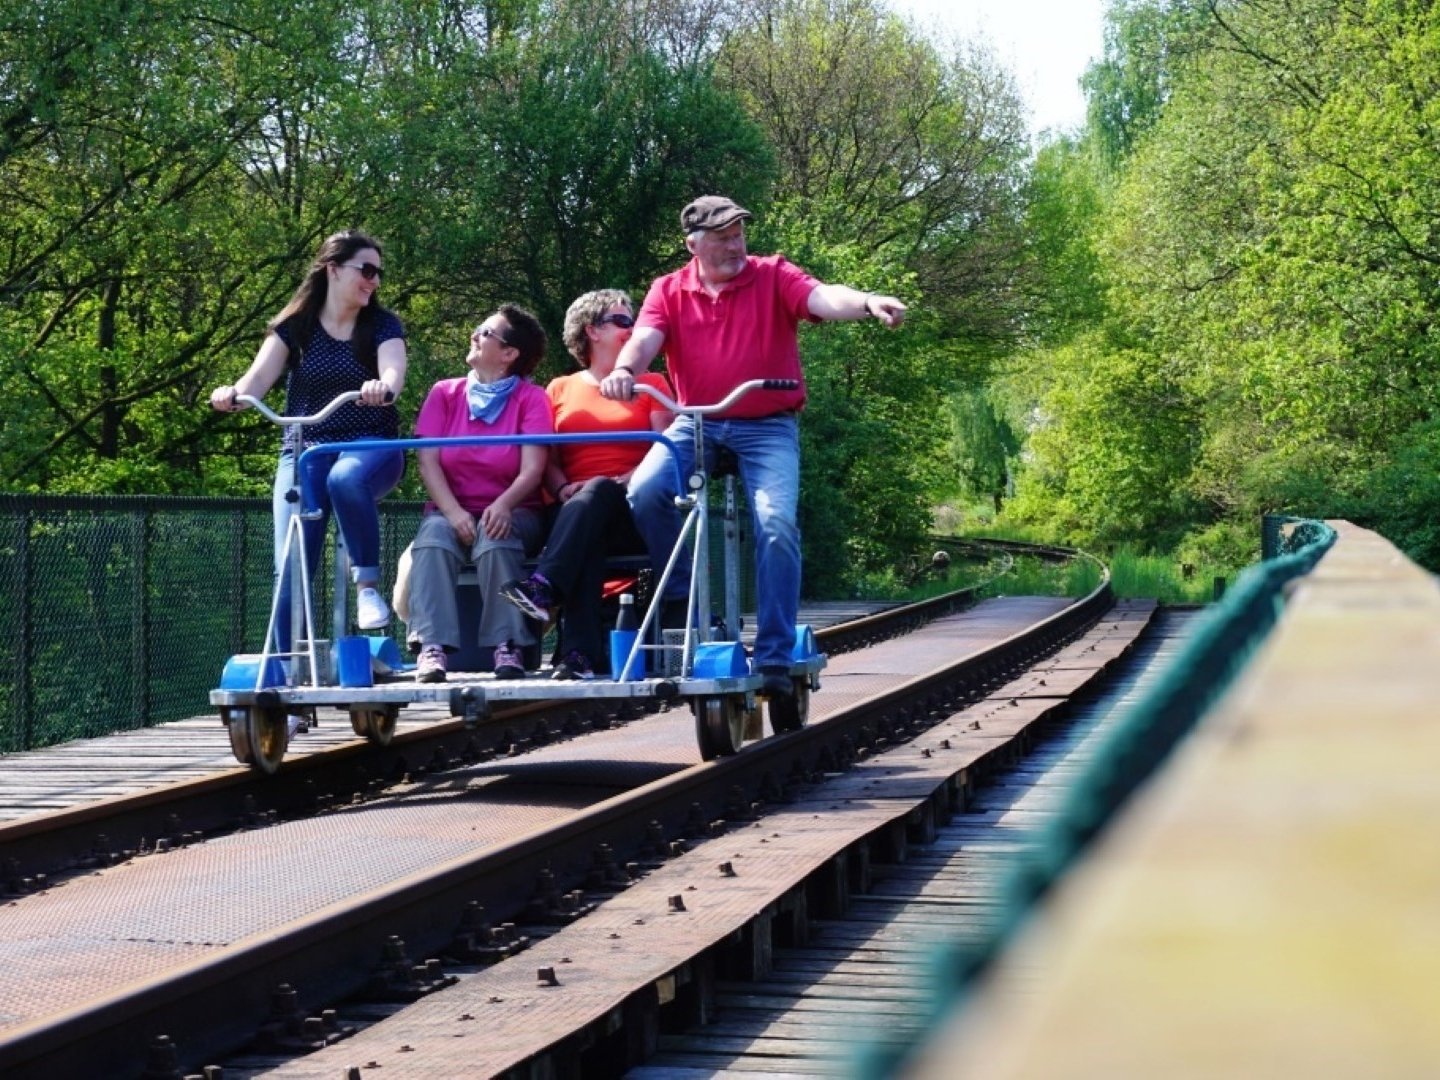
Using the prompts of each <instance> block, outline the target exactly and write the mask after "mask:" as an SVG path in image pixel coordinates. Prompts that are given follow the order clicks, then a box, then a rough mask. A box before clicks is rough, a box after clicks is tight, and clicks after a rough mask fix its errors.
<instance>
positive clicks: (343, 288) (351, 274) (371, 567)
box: [210, 229, 405, 652]
mask: <svg viewBox="0 0 1440 1080" xmlns="http://www.w3.org/2000/svg"><path fill="white" fill-rule="evenodd" d="M380 259H381V255H380V245H379V243H377V242H376V241H375V240H374V239H372V238H371V237H369V236H367V235H366V234H365V233H363V232H360V231H359V230H356V229H351V230H348V231H346V232H340V233H336V234H335V235H334V236H331V237H329V238H328V239H327V240H326V241H325V243H324V244H322V245H321V247H320V251H319V253H318V254H317V255H316V256H315V261H314V262H313V263H311V264H310V270H309V272H308V273H307V274H306V276H305V280H304V281H303V282H301V283H300V287H299V288H298V289H296V290H295V295H294V296H293V297H291V298H290V302H289V303H288V304H286V305H285V307H284V309H283V310H282V311H281V312H280V314H279V315H276V316H275V318H274V319H273V320H271V322H270V325H269V326H268V327H266V333H265V340H264V342H263V343H262V344H261V346H260V351H259V352H258V353H257V354H256V355H255V360H254V362H253V363H251V365H250V368H249V370H248V371H246V372H245V374H244V375H242V376H241V377H240V378H239V379H238V380H237V381H236V382H235V384H234V385H233V386H219V387H216V388H215V390H214V391H213V392H212V393H211V395H210V404H211V405H212V406H214V407H215V408H216V409H220V410H222V411H229V410H232V409H235V408H236V407H237V405H236V402H235V397H236V395H237V394H249V395H251V396H253V397H263V396H264V394H265V392H266V391H267V390H269V389H270V387H272V386H273V385H275V383H276V382H277V381H279V379H280V376H281V375H284V376H285V415H287V416H309V415H311V414H313V413H317V412H319V411H320V410H321V409H323V408H324V407H325V406H326V405H328V404H329V403H330V402H331V400H333V399H334V398H335V396H336V395H337V394H343V393H345V392H346V391H350V390H358V391H360V399H359V400H358V401H355V402H352V403H350V404H348V405H345V406H343V407H342V408H340V409H339V410H337V411H336V412H335V413H334V414H333V415H332V416H330V417H329V418H328V419H326V420H324V421H323V422H321V423H319V424H314V425H310V426H307V427H304V428H300V429H296V428H289V429H286V430H287V431H296V430H299V431H301V432H303V439H304V444H305V446H311V445H314V444H316V443H329V442H346V441H350V440H352V439H393V438H395V437H396V435H397V434H398V431H399V416H398V414H397V413H396V410H395V405H394V401H395V399H396V398H398V397H399V396H400V391H401V390H402V389H404V387H405V330H404V328H403V327H402V326H401V325H400V320H399V319H398V318H396V317H395V315H394V313H393V312H390V311H387V310H386V309H385V308H383V307H381V306H380V302H379V300H378V298H377V297H376V295H375V293H376V290H377V289H379V287H380V277H381V273H382V269H381V262H380ZM301 449H303V447H302V448H301ZM295 453H296V450H295V447H293V446H287V445H282V446H281V448H280V464H279V468H278V469H277V470H276V472H275V494H274V505H275V559H276V567H275V572H276V574H279V575H285V567H283V566H281V565H280V558H281V554H282V552H283V550H284V542H285V531H286V528H287V527H288V524H289V516H290V514H291V513H292V512H293V511H294V508H295V504H294V503H291V502H288V501H287V500H286V499H285V493H286V492H287V491H288V490H289V488H290V484H291V477H292V470H293V467H294V455H295ZM305 466H306V471H307V472H308V473H309V479H310V490H311V491H313V492H317V493H319V494H318V497H319V499H320V502H321V510H322V516H321V517H320V518H319V519H318V520H314V521H306V522H304V523H303V531H304V535H305V557H306V565H307V566H308V567H309V570H310V573H311V576H312V578H313V575H314V572H315V567H316V565H317V564H318V563H319V561H320V553H321V550H322V548H323V546H324V543H325V530H326V527H327V526H328V523H329V518H330V512H331V511H332V510H333V511H334V513H335V518H336V520H337V521H338V522H339V525H340V532H341V533H342V534H343V536H344V537H345V547H346V550H347V551H348V552H349V556H350V563H351V568H352V569H351V572H352V573H353V575H354V577H355V584H356V594H357V595H356V621H357V622H358V624H359V626H360V628H361V629H362V630H375V629H379V628H380V627H382V626H385V625H387V624H388V623H389V622H390V609H389V607H388V606H387V605H386V603H385V600H384V598H383V597H381V595H380V592H379V590H378V589H377V588H376V585H377V584H378V582H379V580H380V565H379V564H380V516H379V513H378V512H377V510H376V508H375V507H376V504H377V503H378V502H379V501H380V500H381V499H382V498H384V497H385V495H386V494H387V493H389V492H390V491H391V490H393V489H394V487H395V485H396V484H398V483H399V482H400V477H401V476H402V475H403V474H404V472H405V454H404V451H402V450H367V451H363V452H358V453H357V452H346V453H342V454H338V455H336V454H316V455H313V456H312V457H310V458H307V459H306V461H305ZM289 593H290V582H289V580H288V575H287V576H286V579H285V580H284V583H283V586H282V589H281V595H280V605H281V606H280V611H281V612H285V611H288V610H289V603H290V596H289ZM278 622H279V624H280V626H279V638H280V640H279V642H278V647H279V650H280V651H282V652H286V651H289V649H290V620H289V619H287V618H283V617H282V618H281V619H279V620H278Z"/></svg>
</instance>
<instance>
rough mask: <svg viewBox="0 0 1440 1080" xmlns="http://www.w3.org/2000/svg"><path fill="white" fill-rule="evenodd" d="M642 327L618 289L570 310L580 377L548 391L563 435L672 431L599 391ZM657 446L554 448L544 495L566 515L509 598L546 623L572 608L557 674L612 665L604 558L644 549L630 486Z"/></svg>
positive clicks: (654, 407) (638, 405) (657, 411)
mask: <svg viewBox="0 0 1440 1080" xmlns="http://www.w3.org/2000/svg"><path fill="white" fill-rule="evenodd" d="M634 325H635V316H634V313H633V310H632V308H631V306H630V298H629V297H628V296H626V295H625V293H623V292H621V291H619V290H617V289H599V290H596V291H595V292H588V293H586V294H585V295H584V296H581V297H580V298H579V299H577V300H576V301H575V302H574V303H573V304H571V305H570V310H569V311H567V312H566V313H565V331H564V337H565V346H566V348H568V349H569V350H570V352H571V354H572V355H573V356H574V357H575V359H576V361H578V362H579V364H580V367H581V370H580V371H577V372H575V373H573V374H571V375H562V376H561V377H560V378H558V379H555V380H553V381H552V382H551V383H550V385H549V386H547V387H546V388H545V393H546V394H547V395H548V396H549V398H550V405H551V407H552V408H553V409H554V411H555V430H556V432H557V433H561V434H585V435H592V434H600V433H603V432H608V431H664V430H665V429H666V428H667V427H668V426H669V424H670V421H671V419H672V417H671V414H670V412H669V411H668V410H666V409H664V408H663V407H662V406H661V405H660V404H659V403H658V402H656V401H655V399H654V398H652V397H650V396H649V395H648V394H637V395H635V396H634V397H632V398H631V399H630V400H629V401H616V400H614V399H612V398H607V397H604V396H603V395H601V393H600V383H601V381H602V380H603V379H604V378H605V377H606V376H607V375H609V374H610V372H611V371H612V370H613V369H614V367H615V358H616V357H617V356H618V355H619V354H620V347H621V346H622V345H624V344H625V342H626V341H628V340H629V338H630V330H631V328H632V327H633V326H634ZM639 381H641V382H646V383H649V384H650V385H652V386H654V387H656V388H657V389H659V390H661V391H663V392H664V393H665V394H666V395H667V396H671V395H672V394H673V392H672V391H671V389H670V384H669V383H668V382H667V381H666V379H665V377H664V376H663V375H655V374H650V373H646V374H645V375H642V376H640V379H639ZM650 445H651V444H650V443H648V442H641V441H634V442H610V443H606V442H585V443H563V444H558V445H555V446H552V447H551V451H550V460H549V463H548V465H547V467H546V471H545V490H546V491H547V492H548V493H549V494H550V497H551V498H553V499H554V500H555V503H556V504H557V505H558V511H557V513H556V515H555V523H554V526H553V527H552V529H551V532H550V540H549V542H548V543H547V544H546V545H545V551H544V554H543V555H542V556H541V558H540V563H539V565H538V566H537V567H536V568H535V572H534V573H533V574H531V575H530V577H529V578H527V579H526V580H524V581H511V582H507V583H506V584H505V585H504V586H502V588H501V590H500V595H501V596H503V597H505V599H507V600H509V601H510V602H511V603H512V604H514V605H516V606H517V607H518V608H520V610H521V611H523V612H525V614H527V615H529V616H530V617H531V618H534V619H539V620H540V621H541V622H548V621H549V619H550V616H551V614H552V613H553V612H554V610H555V609H556V608H557V607H560V606H563V615H562V617H561V620H560V648H559V652H560V655H561V656H562V657H564V659H563V660H562V661H561V663H559V664H558V665H556V667H555V678H557V679H591V678H594V677H595V667H594V665H595V664H596V663H597V662H598V663H599V664H601V665H602V667H603V666H604V665H605V664H606V662H607V660H608V657H609V650H608V649H606V648H605V647H604V643H603V637H602V626H601V619H600V602H601V592H602V589H603V587H604V580H605V560H606V558H608V557H609V556H610V555H621V554H644V552H645V542H644V541H643V540H642V539H641V537H640V534H639V533H638V532H636V530H635V521H634V518H632V517H631V516H630V506H629V504H628V503H627V501H626V498H625V484H626V482H627V481H628V480H629V479H630V474H631V473H632V472H634V471H635V466H636V465H638V464H639V463H640V459H641V458H643V457H644V456H645V453H646V451H648V450H649V449H650Z"/></svg>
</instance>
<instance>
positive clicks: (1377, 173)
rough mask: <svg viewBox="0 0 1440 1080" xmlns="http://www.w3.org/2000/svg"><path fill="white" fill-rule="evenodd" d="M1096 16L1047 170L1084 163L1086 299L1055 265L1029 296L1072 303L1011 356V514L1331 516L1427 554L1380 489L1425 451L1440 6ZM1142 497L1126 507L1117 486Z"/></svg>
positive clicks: (1123, 530)
mask: <svg viewBox="0 0 1440 1080" xmlns="http://www.w3.org/2000/svg"><path fill="white" fill-rule="evenodd" d="M1111 18H1112V32H1111V34H1110V36H1109V38H1108V41H1109V46H1110V50H1111V51H1110V52H1107V59H1106V60H1105V61H1104V62H1103V63H1101V64H1099V65H1097V66H1096V68H1093V69H1092V71H1091V75H1090V78H1089V80H1088V83H1087V85H1088V86H1089V89H1090V92H1091V95H1092V96H1091V106H1092V113H1091V125H1090V127H1089V128H1088V129H1087V132H1086V137H1085V141H1084V142H1083V143H1082V144H1080V146H1079V147H1077V148H1074V149H1073V152H1072V150H1066V151H1065V152H1064V153H1065V154H1066V155H1068V156H1066V157H1064V162H1065V167H1064V170H1063V172H1062V173H1061V174H1060V175H1062V176H1063V177H1064V178H1065V179H1066V183H1067V184H1069V185H1070V188H1071V190H1074V189H1075V186H1076V185H1077V184H1078V183H1079V182H1080V179H1079V178H1082V177H1083V175H1084V174H1086V173H1088V174H1089V175H1093V176H1097V177H1098V178H1099V183H1098V185H1097V186H1095V187H1093V189H1092V190H1094V191H1095V192H1097V193H1098V195H1099V198H1098V200H1097V201H1094V202H1092V203H1091V204H1089V206H1088V208H1084V209H1082V211H1081V214H1080V220H1079V228H1077V229H1076V231H1075V235H1078V236H1083V237H1085V238H1086V239H1085V243H1084V244H1083V245H1082V246H1081V248H1080V249H1079V250H1080V253H1081V254H1083V253H1084V252H1085V251H1088V252H1090V253H1091V254H1093V256H1094V261H1093V263H1092V264H1091V265H1090V269H1089V270H1088V271H1087V272H1086V273H1087V275H1088V276H1089V277H1090V279H1091V280H1093V281H1096V282H1099V283H1101V285H1102V289H1101V291H1099V292H1098V293H1097V292H1089V291H1085V290H1081V292H1080V293H1079V294H1075V293H1074V292H1073V291H1071V290H1070V289H1069V288H1068V287H1067V286H1066V282H1073V281H1075V280H1076V278H1075V277H1074V276H1072V274H1073V271H1074V268H1075V267H1076V266H1077V265H1078V264H1077V263H1076V262H1075V260H1073V259H1071V260H1069V261H1068V262H1065V263H1063V264H1062V263H1059V262H1054V261H1052V262H1051V263H1050V266H1051V269H1050V270H1049V271H1048V272H1047V274H1048V277H1049V281H1050V291H1051V292H1052V294H1053V295H1055V296H1059V297H1066V296H1072V297H1073V296H1075V295H1079V296H1081V297H1082V298H1085V299H1086V301H1087V304H1088V306H1086V305H1081V306H1080V307H1078V308H1077V307H1075V306H1074V305H1073V304H1072V305H1069V309H1073V310H1076V311H1084V312H1086V314H1085V315H1083V317H1082V318H1081V319H1080V320H1079V321H1076V322H1073V323H1071V324H1070V325H1071V330H1070V331H1069V333H1068V334H1067V332H1066V331H1065V329H1064V328H1065V325H1066V323H1067V321H1068V320H1067V319H1065V318H1063V317H1062V318H1061V319H1059V320H1058V322H1057V321H1055V320H1047V321H1046V322H1045V323H1044V324H1043V326H1044V333H1043V338H1044V340H1045V342H1046V343H1047V344H1050V345H1053V344H1054V343H1056V342H1064V345H1063V347H1061V348H1050V349H1041V350H1034V351H1030V352H1027V353H1025V354H1023V355H1022V356H1021V358H1020V360H1019V362H1018V363H1017V365H1016V369H1015V374H1014V376H1013V377H1012V379H1011V380H1010V382H1009V383H1008V384H1007V386H1008V388H1009V389H1010V390H1011V391H1012V392H1013V393H1015V395H1016V396H1015V398H1014V401H1015V405H1016V408H1017V411H1019V412H1021V413H1023V412H1024V411H1025V410H1027V409H1028V410H1029V415H1030V416H1031V418H1032V432H1031V437H1030V440H1029V443H1028V445H1027V448H1026V450H1025V452H1024V454H1025V460H1026V462H1027V467H1026V468H1025V470H1024V472H1023V475H1022V478H1021V481H1020V498H1019V499H1018V500H1017V504H1018V505H1017V506H1016V507H1015V509H1016V512H1017V513H1023V514H1025V515H1026V516H1027V517H1029V518H1030V519H1032V520H1050V521H1056V520H1060V521H1064V522H1066V528H1067V530H1069V531H1072V535H1075V536H1077V537H1078V538H1080V539H1086V538H1090V539H1115V538H1122V539H1126V540H1130V541H1132V542H1141V543H1145V542H1150V543H1154V542H1159V541H1162V540H1165V539H1167V532H1169V531H1170V526H1169V525H1167V524H1166V523H1167V522H1173V523H1179V525H1180V526H1181V527H1183V528H1190V529H1193V530H1195V531H1196V532H1197V533H1198V532H1202V531H1204V530H1205V529H1207V528H1209V527H1210V526H1212V525H1213V524H1215V523H1218V522H1224V521H1253V517H1254V515H1256V514H1258V513H1260V512H1262V511H1265V510H1291V511H1295V512H1303V513H1321V514H1324V513H1332V514H1333V513H1342V512H1343V513H1347V514H1351V515H1352V516H1357V517H1361V518H1362V519H1365V520H1369V521H1372V522H1374V523H1376V524H1378V525H1380V526H1381V527H1382V528H1384V527H1385V524H1384V523H1385V522H1387V521H1390V522H1394V527H1395V529H1397V530H1399V531H1401V532H1404V533H1405V534H1406V535H1409V536H1412V537H1414V538H1415V546H1413V547H1412V550H1413V551H1415V553H1416V554H1419V555H1421V556H1422V557H1426V558H1429V559H1431V560H1434V559H1435V558H1436V556H1437V555H1440V550H1436V549H1435V548H1434V547H1433V546H1431V545H1432V541H1430V540H1429V539H1427V537H1428V532H1427V531H1426V530H1423V529H1420V528H1418V527H1417V525H1416V522H1417V521H1418V520H1420V519H1422V518H1423V517H1424V516H1425V515H1426V514H1427V513H1431V512H1433V511H1434V510H1437V509H1440V507H1436V506H1431V505H1429V503H1428V501H1427V500H1428V499H1429V496H1428V495H1425V496H1423V497H1421V493H1422V492H1424V491H1428V490H1429V485H1422V484H1419V483H1418V482H1417V483H1414V484H1412V485H1411V489H1410V490H1411V492H1412V495H1411V496H1408V497H1403V498H1402V497H1401V496H1402V492H1401V488H1402V486H1403V482H1402V479H1401V478H1402V477H1405V476H1410V477H1412V478H1414V477H1415V476H1416V475H1417V472H1416V470H1417V468H1418V466H1417V465H1416V463H1417V462H1422V461H1426V460H1428V455H1429V453H1430V451H1429V449H1428V448H1429V447H1430V446H1431V445H1432V444H1433V432H1432V427H1433V424H1432V419H1433V417H1434V414H1435V409H1436V404H1437V401H1436V381H1435V371H1436V359H1437V357H1436V352H1435V347H1436V344H1435V333H1434V329H1433V322H1434V315H1433V313H1434V311H1435V305H1436V300H1437V298H1440V297H1437V294H1436V285H1437V280H1436V268H1437V265H1440V261H1437V254H1440V251H1437V247H1436V240H1435V232H1434V211H1433V207H1434V206H1435V205H1436V201H1437V197H1440V190H1437V184H1440V167H1437V166H1440V160H1437V152H1440V148H1437V146H1436V144H1435V140H1434V138H1433V131H1434V126H1435V121H1436V119H1437V116H1436V109H1437V106H1436V105H1435V101H1436V100H1437V99H1436V94H1435V90H1436V89H1437V84H1436V80H1437V77H1440V60H1437V57H1440V48H1437V46H1440V36H1437V35H1440V14H1437V13H1436V11H1435V10H1434V8H1433V7H1432V6H1431V5H1416V4H1409V3H1403V2H1400V0H1373V2H1368V3H1344V2H1339V0H1288V2H1287V3H1284V4H1261V3H1248V2H1247V3H1241V2H1235V3H1218V2H1210V3H1206V4H1203V5H1194V4H1178V3H1162V2H1160V0H1150V2H1145V3H1125V4H1117V5H1115V6H1114V7H1113V8H1112V14H1111ZM1145 43H1149V44H1148V45H1147V44H1145ZM1087 146H1088V147H1089V148H1090V149H1091V150H1092V151H1093V154H1092V155H1090V156H1088V157H1087V156H1086V155H1085V153H1084V149H1085V148H1086V147H1087ZM1093 162H1099V163H1101V167H1100V168H1099V170H1098V171H1096V170H1095V169H1094V166H1093V165H1092V164H1089V163H1093ZM1044 169H1045V156H1044V155H1043V154H1042V156H1041V158H1040V161H1039V162H1038V164H1037V170H1036V174H1035V175H1036V177H1037V178H1038V177H1041V176H1043V175H1044ZM1040 205H1041V206H1042V207H1049V210H1047V213H1049V214H1053V213H1054V208H1055V206H1056V205H1057V203H1056V198H1055V196H1054V194H1053V192H1052V194H1050V195H1047V196H1045V198H1043V199H1042V200H1041V203H1040ZM1032 220H1033V217H1032ZM1072 254H1074V252H1073V251H1072ZM1062 265H1063V266H1067V267H1068V269H1063V270H1057V268H1058V267H1061V266H1062ZM1096 299H1098V300H1099V301H1100V304H1099V307H1098V308H1097V307H1095V306H1094V305H1093V304H1091V303H1089V302H1090V301H1094V300H1096ZM1053 306H1054V305H1051V307H1052V308H1053ZM1062 308H1064V305H1062ZM1087 321H1089V322H1090V325H1089V326H1085V323H1086V322H1087ZM1097 325H1098V327H1099V328H1100V329H1099V332H1098V333H1097V332H1096V329H1095V328H1096V326H1097ZM1107 400H1110V401H1128V402H1129V403H1130V404H1129V405H1127V406H1126V407H1125V408H1121V409H1116V410H1114V411H1111V412H1109V413H1108V414H1107V411H1106V410H1105V409H1103V408H1099V407H1098V406H1099V403H1100V402H1103V401H1107ZM1097 462H1099V463H1101V465H1102V466H1103V467H1097V464H1096V463H1097ZM1106 462H1108V465H1104V463H1106ZM1402 462H1403V463H1405V464H1404V465H1401V464H1400V463H1402ZM1107 473H1108V474H1110V478H1109V479H1106V480H1105V481H1104V483H1105V484H1107V485H1111V490H1113V492H1114V493H1115V494H1114V497H1113V498H1111V499H1107V500H1103V501H1097V500H1096V499H1095V498H1094V495H1095V493H1096V490H1097V488H1096V487H1095V483H1096V480H1097V478H1099V477H1102V476H1104V475H1105V474H1107ZM1146 487H1148V488H1149V489H1151V491H1152V496H1147V499H1148V498H1151V497H1153V499H1154V502H1153V504H1152V510H1151V512H1150V513H1148V514H1140V515H1138V516H1137V514H1136V513H1135V509H1136V506H1135V504H1134V502H1133V500H1132V499H1130V498H1129V497H1127V493H1128V492H1133V491H1135V490H1139V489H1143V488H1146ZM1157 515H1160V516H1159V517H1157ZM1397 538H1398V537H1397ZM1402 542H1403V541H1402Z"/></svg>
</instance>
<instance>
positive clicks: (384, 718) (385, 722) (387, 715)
mask: <svg viewBox="0 0 1440 1080" xmlns="http://www.w3.org/2000/svg"><path fill="white" fill-rule="evenodd" d="M398 712H399V710H397V709H396V708H395V707H394V706H385V705H374V706H371V707H370V708H367V709H351V710H350V726H351V727H352V728H353V729H354V730H355V734H356V735H359V736H361V737H362V738H365V739H368V740H369V741H370V742H372V743H374V744H375V745H376V746H389V745H390V740H391V739H393V738H394V737H395V725H396V718H397V715H398Z"/></svg>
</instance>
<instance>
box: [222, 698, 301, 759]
mask: <svg viewBox="0 0 1440 1080" xmlns="http://www.w3.org/2000/svg"><path fill="white" fill-rule="evenodd" d="M225 726H226V727H227V728H229V729H230V749H231V751H233V752H234V754H235V759H236V760H237V761H239V762H241V763H242V764H244V765H249V766H250V768H252V769H254V770H255V771H256V772H258V773H261V774H263V775H265V776H274V775H275V771H276V770H277V769H279V768H280V762H282V761H284V760H285V750H286V748H287V747H288V746H289V745H290V727H289V723H288V721H287V719H286V716H285V710H284V709H274V708H265V707H263V706H260V705H250V706H247V707H245V708H240V709H230V710H228V718H227V719H226V723H225Z"/></svg>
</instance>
